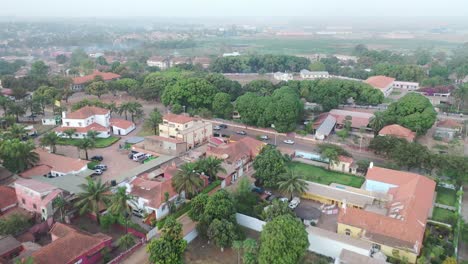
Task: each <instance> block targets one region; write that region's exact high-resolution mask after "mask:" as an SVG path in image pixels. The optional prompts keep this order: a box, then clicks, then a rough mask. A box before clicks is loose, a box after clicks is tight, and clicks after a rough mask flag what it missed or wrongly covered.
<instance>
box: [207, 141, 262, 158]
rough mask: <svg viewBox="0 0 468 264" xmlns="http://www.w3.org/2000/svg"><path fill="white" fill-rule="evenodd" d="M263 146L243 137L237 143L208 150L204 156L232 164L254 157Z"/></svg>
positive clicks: (259, 142)
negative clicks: (244, 158)
mask: <svg viewBox="0 0 468 264" xmlns="http://www.w3.org/2000/svg"><path fill="white" fill-rule="evenodd" d="M263 146H265V143H264V142H262V141H260V140H256V139H254V138H251V137H243V138H242V139H240V140H239V141H235V142H232V143H229V144H225V145H219V146H218V147H212V148H209V149H208V150H207V152H206V155H207V156H214V157H217V158H220V159H223V160H226V161H228V162H231V163H232V162H235V161H237V160H239V159H242V158H243V157H250V158H254V157H256V156H257V155H258V153H260V151H261V150H262V148H263Z"/></svg>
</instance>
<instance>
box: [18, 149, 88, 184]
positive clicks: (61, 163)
mask: <svg viewBox="0 0 468 264" xmlns="http://www.w3.org/2000/svg"><path fill="white" fill-rule="evenodd" d="M36 153H37V154H39V162H38V166H35V167H33V168H31V169H29V170H26V171H24V172H23V173H21V174H20V176H22V177H31V176H42V175H44V172H45V171H46V168H47V167H49V168H50V169H51V170H54V171H57V172H61V173H65V174H67V173H71V172H73V171H79V170H81V169H83V168H84V167H86V166H87V165H88V161H86V160H82V159H76V158H70V157H66V156H62V155H57V154H53V153H49V152H47V151H45V150H43V149H41V148H37V149H36ZM36 167H40V168H37V169H36Z"/></svg>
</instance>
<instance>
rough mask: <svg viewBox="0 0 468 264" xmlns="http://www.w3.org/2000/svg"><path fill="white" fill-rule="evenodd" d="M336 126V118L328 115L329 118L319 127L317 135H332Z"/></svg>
mask: <svg viewBox="0 0 468 264" xmlns="http://www.w3.org/2000/svg"><path fill="white" fill-rule="evenodd" d="M335 124H336V118H334V117H333V116H331V115H328V116H327V118H325V120H324V121H323V122H322V124H321V125H320V126H319V128H318V129H317V132H316V134H321V135H325V136H328V135H330V132H331V131H332V130H333V128H334V127H335Z"/></svg>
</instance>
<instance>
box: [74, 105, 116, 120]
mask: <svg viewBox="0 0 468 264" xmlns="http://www.w3.org/2000/svg"><path fill="white" fill-rule="evenodd" d="M108 113H109V110H108V109H105V108H101V107H96V106H85V107H82V108H80V109H78V110H76V111H74V112H71V113H68V114H67V115H66V118H67V119H85V118H88V117H91V116H94V115H105V114H108Z"/></svg>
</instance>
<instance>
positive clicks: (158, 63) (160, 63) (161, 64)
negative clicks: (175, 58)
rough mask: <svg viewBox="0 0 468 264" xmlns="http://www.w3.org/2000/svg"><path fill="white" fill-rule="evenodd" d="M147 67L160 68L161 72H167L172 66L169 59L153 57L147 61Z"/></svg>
mask: <svg viewBox="0 0 468 264" xmlns="http://www.w3.org/2000/svg"><path fill="white" fill-rule="evenodd" d="M146 65H148V66H149V67H158V68H160V69H161V70H165V69H167V68H169V67H170V66H171V65H170V61H169V60H168V59H167V58H165V57H161V56H153V57H151V58H149V59H148V60H147V61H146Z"/></svg>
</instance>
